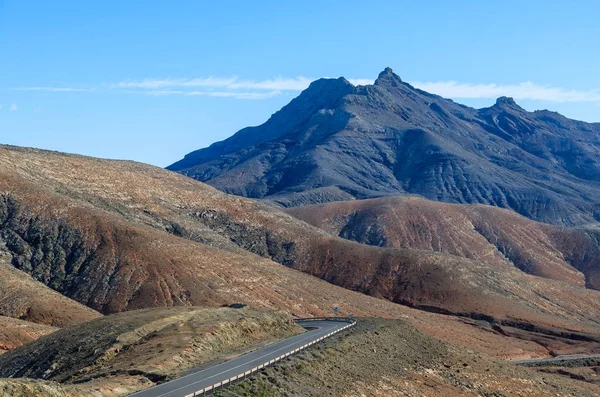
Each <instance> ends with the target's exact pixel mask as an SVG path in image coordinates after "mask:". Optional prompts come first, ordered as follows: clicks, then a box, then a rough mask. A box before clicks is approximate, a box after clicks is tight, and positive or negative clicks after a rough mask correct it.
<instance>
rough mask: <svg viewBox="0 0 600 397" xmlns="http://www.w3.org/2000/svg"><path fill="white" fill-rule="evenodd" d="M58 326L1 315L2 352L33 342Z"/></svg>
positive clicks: (0, 346) (0, 342)
mask: <svg viewBox="0 0 600 397" xmlns="http://www.w3.org/2000/svg"><path fill="white" fill-rule="evenodd" d="M57 329H58V328H54V327H51V326H49V325H42V324H36V323H32V322H29V321H23V320H17V319H15V318H10V317H4V316H0V354H2V353H5V352H6V351H8V350H11V349H14V348H16V347H19V346H22V345H24V344H26V343H29V342H32V341H34V340H36V339H37V338H39V337H40V336H43V335H48V334H50V333H52V332H55V331H56V330H57Z"/></svg>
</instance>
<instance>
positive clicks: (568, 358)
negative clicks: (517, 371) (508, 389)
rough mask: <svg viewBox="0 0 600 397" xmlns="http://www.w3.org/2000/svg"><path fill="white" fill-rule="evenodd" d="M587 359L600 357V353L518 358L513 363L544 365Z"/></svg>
mask: <svg viewBox="0 0 600 397" xmlns="http://www.w3.org/2000/svg"><path fill="white" fill-rule="evenodd" d="M587 359H600V354H571V355H565V356H557V357H550V358H534V359H530V360H518V361H513V363H515V364H518V365H543V364H555V363H562V362H565V363H566V362H569V361H577V360H587Z"/></svg>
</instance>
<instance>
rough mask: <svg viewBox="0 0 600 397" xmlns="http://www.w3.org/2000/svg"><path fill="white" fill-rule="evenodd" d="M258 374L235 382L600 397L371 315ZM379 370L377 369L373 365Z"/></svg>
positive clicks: (257, 391)
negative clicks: (349, 328) (445, 343)
mask: <svg viewBox="0 0 600 397" xmlns="http://www.w3.org/2000/svg"><path fill="white" fill-rule="evenodd" d="M335 339H337V340H335V341H334V340H332V341H328V342H327V343H326V344H325V345H318V346H315V347H314V348H312V349H310V350H309V351H306V352H303V353H302V354H301V355H300V356H298V357H294V358H292V359H291V360H288V361H286V362H284V363H282V364H281V365H279V366H277V367H275V368H268V369H267V370H266V371H264V372H263V373H262V374H260V375H259V376H257V377H256V378H255V379H253V380H252V381H249V382H245V383H244V384H241V385H237V386H233V387H229V388H228V389H227V390H226V391H224V392H223V393H222V395H223V397H242V396H269V397H276V396H298V397H300V396H340V397H341V396H378V397H396V396H410V397H447V396H465V397H467V396H473V397H475V396H477V397H479V396H485V397H501V396H522V397H542V396H543V397H556V396H562V397H567V396H569V397H576V396H577V397H583V396H588V397H593V396H598V395H599V393H600V386H599V385H598V384H594V383H589V382H585V381H578V380H574V379H568V378H567V377H564V376H559V375H555V374H548V373H539V372H537V371H535V370H533V369H529V368H523V367H517V366H516V365H513V364H510V363H503V362H498V361H495V360H492V359H490V358H489V357H486V356H482V355H480V354H477V353H474V352H469V351H465V350H462V351H459V350H456V349H454V348H453V347H451V346H447V345H444V344H443V343H440V342H439V341H438V340H435V339H433V338H430V337H427V336H425V335H423V334H421V333H419V332H417V331H416V330H415V329H414V328H412V327H411V326H410V325H408V324H406V323H404V322H402V321H398V320H381V319H365V320H363V321H362V322H361V323H360V324H359V326H358V327H357V329H356V330H355V331H353V332H351V333H347V334H345V335H342V336H340V337H336V338H335ZM375 368H376V369H377V370H371V369H375Z"/></svg>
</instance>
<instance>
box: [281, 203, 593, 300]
mask: <svg viewBox="0 0 600 397" xmlns="http://www.w3.org/2000/svg"><path fill="white" fill-rule="evenodd" d="M286 212H287V213H289V214H291V215H294V216H295V217H297V218H299V219H302V220H303V221H306V222H308V223H310V224H311V225H313V226H316V227H319V228H321V229H323V230H325V231H327V232H328V233H331V234H333V235H337V236H340V237H343V238H346V239H349V240H353V241H357V242H360V243H364V244H369V245H375V246H379V247H390V248H412V249H419V250H426V251H433V252H444V253H448V254H452V255H456V256H461V257H464V258H468V259H472V260H476V261H479V262H484V263H486V264H488V265H490V266H493V267H503V266H506V265H511V266H514V267H515V268H517V269H520V270H521V271H523V272H525V273H528V274H532V275H535V276H539V277H545V278H550V279H554V280H559V281H563V282H565V283H569V284H571V285H575V286H580V287H583V286H586V287H587V288H592V289H596V290H600V230H598V229H586V228H565V227H560V226H554V225H549V224H544V223H539V222H535V221H532V220H530V219H528V218H525V217H523V216H521V215H518V214H516V213H514V212H512V211H509V210H505V209H501V208H497V207H492V206H487V205H465V204H448V203H440V202H435V201H429V200H425V199H423V198H420V197H416V196H403V197H384V198H378V199H369V200H354V201H344V202H332V203H325V204H317V205H309V206H303V207H296V208H290V209H287V210H286Z"/></svg>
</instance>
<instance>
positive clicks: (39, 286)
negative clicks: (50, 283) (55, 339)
mask: <svg viewBox="0 0 600 397" xmlns="http://www.w3.org/2000/svg"><path fill="white" fill-rule="evenodd" d="M0 316H6V317H12V318H16V319H21V320H26V321H30V322H34V323H38V324H45V325H50V326H55V327H65V326H69V325H74V324H77V323H81V322H84V321H88V320H92V319H94V318H98V317H100V316H101V314H100V313H98V312H96V311H95V310H92V309H90V308H88V307H86V306H84V305H82V304H81V303H78V302H76V301H74V300H72V299H69V298H67V297H65V296H63V295H61V294H59V293H58V292H56V291H53V290H52V289H50V288H48V287H47V286H46V285H44V284H43V283H41V282H39V281H36V280H34V279H33V278H31V276H30V275H28V274H27V273H24V272H22V271H20V270H17V269H15V268H14V267H13V266H11V265H10V260H8V257H7V256H0Z"/></svg>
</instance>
